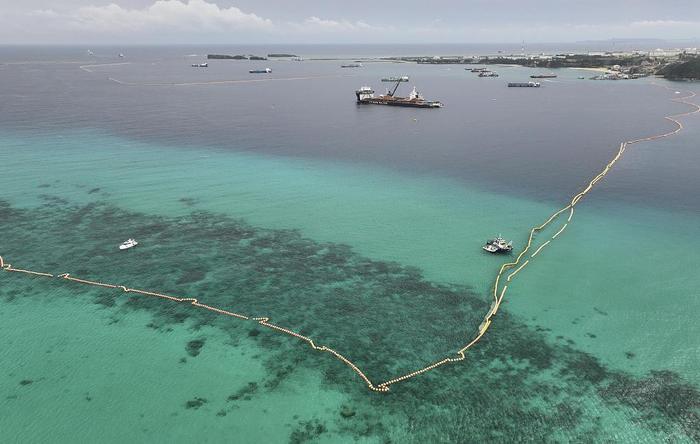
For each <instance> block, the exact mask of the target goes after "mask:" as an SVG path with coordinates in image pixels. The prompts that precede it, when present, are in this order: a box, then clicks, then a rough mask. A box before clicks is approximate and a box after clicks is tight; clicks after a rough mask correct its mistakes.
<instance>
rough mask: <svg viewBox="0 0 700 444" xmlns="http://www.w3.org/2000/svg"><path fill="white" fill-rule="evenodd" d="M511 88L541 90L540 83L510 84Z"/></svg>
mask: <svg viewBox="0 0 700 444" xmlns="http://www.w3.org/2000/svg"><path fill="white" fill-rule="evenodd" d="M508 87H509V88H539V87H540V82H509V83H508Z"/></svg>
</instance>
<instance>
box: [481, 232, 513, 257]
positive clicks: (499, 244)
mask: <svg viewBox="0 0 700 444" xmlns="http://www.w3.org/2000/svg"><path fill="white" fill-rule="evenodd" d="M483 249H484V250H486V251H488V252H489V253H508V252H510V251H512V250H513V242H512V241H511V242H506V240H505V239H503V238H502V237H501V236H498V237H497V238H495V239H491V240H489V241H487V242H486V245H484V246H483Z"/></svg>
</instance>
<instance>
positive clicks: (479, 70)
mask: <svg viewBox="0 0 700 444" xmlns="http://www.w3.org/2000/svg"><path fill="white" fill-rule="evenodd" d="M464 69H465V70H469V71H471V72H484V71H487V69H486V68H472V69H469V68H464Z"/></svg>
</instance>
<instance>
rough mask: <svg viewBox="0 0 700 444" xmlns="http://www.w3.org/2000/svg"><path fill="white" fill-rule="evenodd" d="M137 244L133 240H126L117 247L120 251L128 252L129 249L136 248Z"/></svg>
mask: <svg viewBox="0 0 700 444" xmlns="http://www.w3.org/2000/svg"><path fill="white" fill-rule="evenodd" d="M138 244H139V243H138V242H136V240H135V239H127V240H126V241H124V242H122V244H121V245H119V249H120V250H128V249H129V248H134V247H135V246H137V245H138Z"/></svg>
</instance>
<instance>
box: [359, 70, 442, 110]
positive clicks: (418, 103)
mask: <svg viewBox="0 0 700 444" xmlns="http://www.w3.org/2000/svg"><path fill="white" fill-rule="evenodd" d="M382 81H383V82H393V83H395V85H394V88H393V89H392V90H387V92H386V94H382V95H380V96H375V95H374V90H373V89H372V88H370V87H369V86H363V87H362V88H360V89H358V90H357V91H355V96H356V97H357V103H358V104H363V105H388V106H404V107H409V108H442V102H440V101H438V100H425V99H424V98H423V96H421V95H420V93H418V91H416V88H415V86H414V87H413V90H412V91H411V93H410V94H409V95H408V97H399V96H397V95H396V90H397V89H399V86H400V85H401V84H402V83H404V82H408V76H401V77H389V78H384V79H382Z"/></svg>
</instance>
